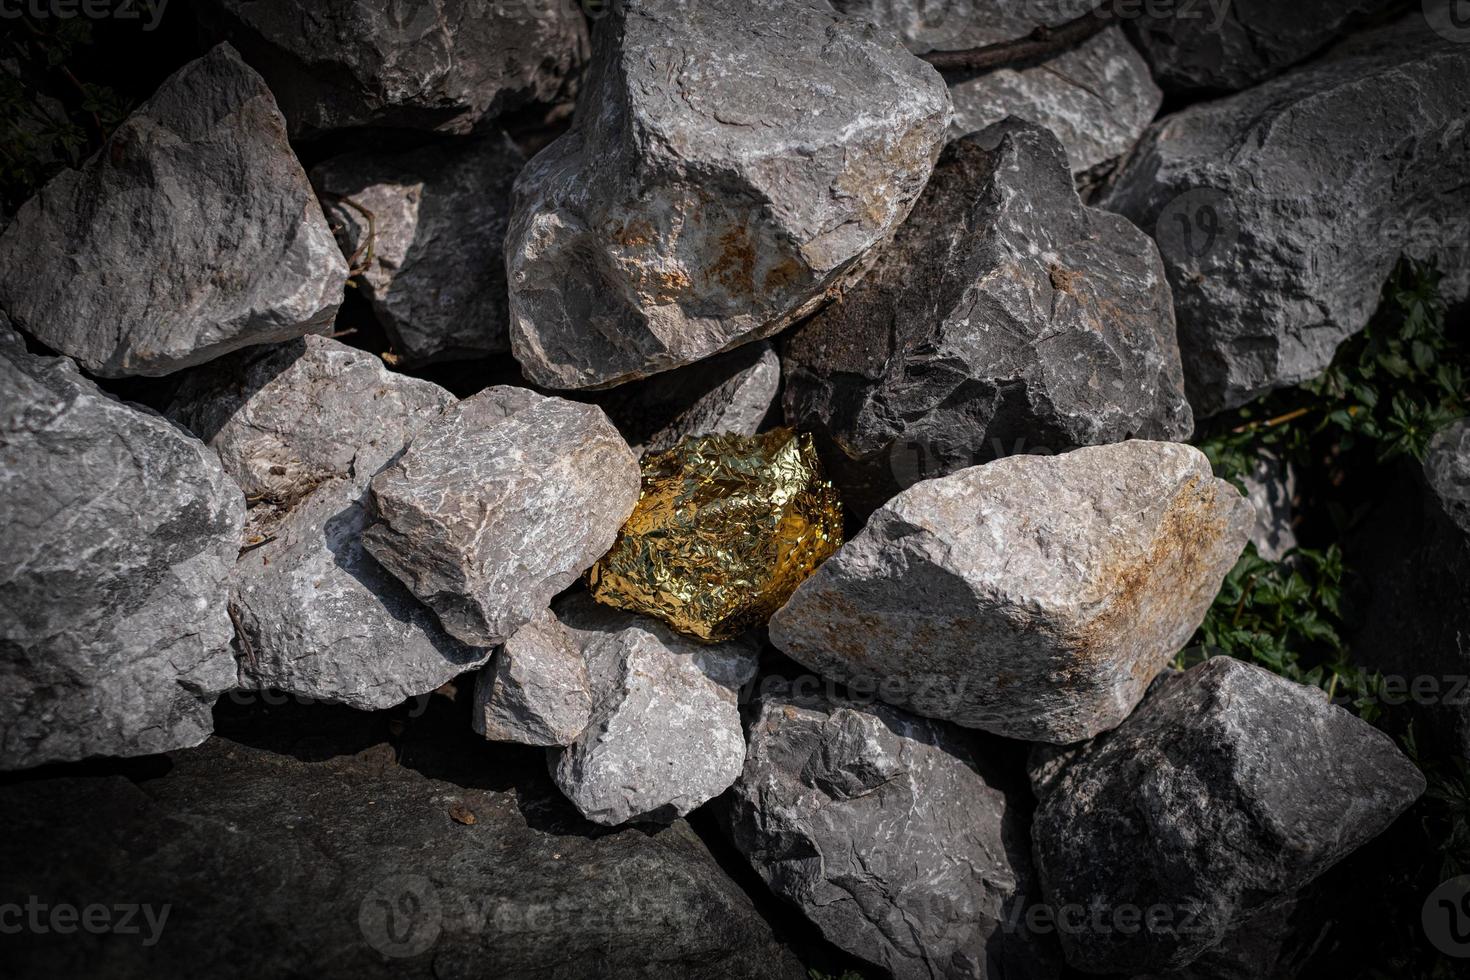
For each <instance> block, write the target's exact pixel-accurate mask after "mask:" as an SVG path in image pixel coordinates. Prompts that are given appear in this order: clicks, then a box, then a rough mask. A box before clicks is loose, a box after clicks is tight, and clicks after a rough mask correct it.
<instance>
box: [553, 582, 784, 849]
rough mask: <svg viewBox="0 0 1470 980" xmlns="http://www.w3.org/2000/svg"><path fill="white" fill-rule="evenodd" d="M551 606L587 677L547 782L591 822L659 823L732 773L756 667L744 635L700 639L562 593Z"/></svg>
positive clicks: (725, 784)
mask: <svg viewBox="0 0 1470 980" xmlns="http://www.w3.org/2000/svg"><path fill="white" fill-rule="evenodd" d="M555 611H556V615H557V618H558V619H559V620H560V621H561V623H562V624H563V625H564V626H565V627H566V628H567V629H568V631H569V632H570V633H571V635H572V636H573V638H574V640H575V642H576V643H577V644H578V646H579V647H580V649H581V652H582V656H583V657H584V658H585V660H586V663H587V672H588V676H589V678H590V680H591V684H592V693H593V706H592V714H591V718H590V720H589V722H588V724H587V727H586V728H585V729H584V730H583V731H582V733H581V734H580V735H578V736H577V738H576V740H575V741H573V742H572V743H571V744H570V745H569V746H567V748H566V749H564V750H561V751H559V752H556V753H554V754H553V755H552V756H551V757H550V762H551V768H552V775H553V778H555V780H556V785H557V786H559V787H560V788H561V791H562V792H563V793H565V794H566V796H567V798H568V799H569V800H571V801H572V803H573V804H574V805H575V806H576V807H577V809H578V810H580V811H581V812H582V815H583V816H585V817H587V819H589V820H592V821H594V822H595V823H600V824H607V825H616V824H621V823H629V822H635V821H636V822H654V823H668V822H669V821H671V820H673V819H675V818H677V817H682V816H684V815H685V814H687V813H688V812H689V811H691V810H693V809H694V808H696V807H698V806H700V805H701V804H703V803H705V802H707V801H709V800H712V799H714V798H715V797H716V796H719V795H720V794H721V793H723V792H724V791H725V790H726V789H728V788H729V787H730V784H731V783H733V782H735V779H736V777H738V776H739V775H740V768H741V766H742V765H744V763H745V734H744V732H743V731H742V729H741V727H740V708H739V694H740V688H741V686H742V685H744V684H745V682H746V681H748V680H750V679H751V678H752V677H754V676H755V672H756V658H757V654H758V653H759V649H758V647H757V646H756V644H755V643H754V642H753V641H751V640H749V639H744V638H743V639H739V640H732V641H730V642H727V643H717V644H713V645H710V644H704V643H700V642H698V641H696V640H692V639H690V638H688V637H685V636H681V635H679V634H678V633H675V632H674V631H673V630H671V629H669V628H668V627H666V626H664V625H663V624H662V623H660V622H658V621H656V620H653V619H648V618H645V617H641V616H630V615H629V614H627V613H624V612H619V611H618V610H615V609H609V608H607V607H606V606H600V605H598V604H596V603H595V602H593V601H592V599H591V597H589V596H587V595H586V594H584V593H579V594H576V595H572V596H568V597H567V598H566V599H564V600H563V601H562V602H560V603H558V604H557V606H556V610H555Z"/></svg>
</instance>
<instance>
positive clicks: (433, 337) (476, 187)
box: [311, 132, 525, 365]
mask: <svg viewBox="0 0 1470 980" xmlns="http://www.w3.org/2000/svg"><path fill="white" fill-rule="evenodd" d="M524 163H525V158H524V157H522V156H521V151H520V150H518V149H516V146H515V144H514V143H512V142H511V141H510V139H509V138H508V137H506V136H505V135H504V134H503V133H498V132H496V133H492V134H490V135H487V136H482V137H477V138H474V139H470V140H467V141H464V142H456V143H452V144H448V145H439V144H435V145H431V146H427V147H424V148H422V149H418V150H410V151H407V152H399V153H389V154H377V153H369V152H363V153H349V154H346V155H343V156H339V157H334V158H332V159H331V160H328V161H326V162H325V163H322V164H319V165H318V166H316V167H314V168H312V171H311V180H312V183H313V184H314V185H315V186H316V188H317V190H318V192H320V193H321V195H322V206H323V208H324V209H325V211H326V214H327V218H328V219H329V220H330V221H331V222H332V226H333V228H334V229H337V240H338V242H339V243H340V244H341V246H342V252H343V254H344V255H347V256H348V257H349V259H351V257H352V256H354V255H356V256H358V262H359V264H361V265H364V266H365V267H366V268H365V270H364V272H363V273H362V276H361V279H360V280H359V281H360V282H361V283H362V288H363V295H364V296H366V297H367V299H368V302H370V303H371V304H372V307H373V312H374V313H375V314H376V315H377V318H378V322H379V323H381V324H382V326H383V329H384V330H386V331H387V333H388V337H389V339H390V340H391V342H392V357H393V362H394V363H395V364H403V365H418V364H424V363H426V362H429V361H438V360H449V359H453V358H465V357H484V356H485V355H486V354H492V353H498V352H501V351H506V350H509V349H510V338H509V337H508V336H507V334H506V326H505V322H506V309H505V302H506V300H505V257H504V254H503V246H504V243H505V226H506V222H507V221H508V220H509V218H510V189H511V185H512V184H513V183H514V182H515V178H516V174H518V173H520V170H521V167H522V165H524ZM363 211H366V212H368V214H370V215H371V216H372V217H371V220H369V217H368V214H364V213H363Z"/></svg>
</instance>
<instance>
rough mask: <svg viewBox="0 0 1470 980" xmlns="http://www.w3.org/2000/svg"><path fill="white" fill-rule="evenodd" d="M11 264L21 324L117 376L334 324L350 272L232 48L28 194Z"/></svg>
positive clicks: (191, 67) (1, 293) (278, 124)
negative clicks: (75, 167)
mask: <svg viewBox="0 0 1470 980" xmlns="http://www.w3.org/2000/svg"><path fill="white" fill-rule="evenodd" d="M0 269H3V270H4V272H3V273H0V310H3V311H4V312H5V313H7V314H8V315H9V316H10V318H11V320H12V321H13V322H14V324H15V326H17V327H18V328H20V329H21V330H23V331H25V332H26V333H28V334H30V335H31V336H33V337H35V338H36V339H37V340H40V341H41V342H42V343H44V344H46V345H47V346H48V347H50V348H52V349H53V350H57V351H60V352H61V353H63V354H67V355H69V356H71V357H73V358H75V359H76V360H77V362H78V363H80V364H81V366H82V367H84V368H85V369H86V370H88V371H89V372H91V373H92V374H95V375H100V376H103V377H120V376H123V375H131V374H143V375H161V374H168V373H169V372H171V371H177V370H179V369H180V368H184V367H189V366H191V365H194V364H200V363H202V362H204V361H208V360H210V359H212V358H215V357H219V356H220V355H222V354H227V353H229V352H230V351H232V350H237V349H238V348H241V347H245V346H247V345H249V344H262V343H270V342H274V341H282V340H289V339H291V338H293V337H299V336H301V335H303V334H307V333H317V332H321V331H322V330H324V329H325V328H326V327H328V326H329V325H330V324H331V322H332V319H333V317H335V316H336V313H337V307H338V305H339V304H340V303H341V300H342V286H343V283H344V282H345V280H346V277H347V266H346V263H345V262H344V261H343V260H342V254H341V252H340V251H339V250H338V248H337V244H336V242H334V241H333V240H332V233H331V231H330V230H329V229H328V227H327V222H326V219H325V218H324V217H323V216H322V211H321V208H320V207H319V206H318V205H317V201H316V196H315V195H314V194H313V193H312V191H311V186H310V184H308V183H307V180H306V174H305V172H303V171H302V169H301V165H300V164H299V163H298V162H297V160H296V157H295V155H294V154H293V153H292V151H291V146H290V144H289V143H288V142H287V141H286V125H285V121H284V120H283V119H282V118H281V114H280V112H279V111H278V110H277V108H276V103H275V100H274V99H273V98H272V97H271V93H270V91H269V90H268V89H267V88H266V87H265V83H264V82H263V81H261V79H260V76H259V75H257V74H256V73H255V72H254V71H252V70H251V69H250V68H248V67H246V65H245V64H244V62H242V61H241V60H240V58H239V56H238V55H236V53H235V51H234V50H233V49H232V48H230V47H229V45H220V46H219V47H217V48H215V49H214V50H213V51H211V52H210V53H209V54H207V55H205V56H204V57H203V58H200V59H199V60H197V61H193V62H190V63H189V64H188V65H185V66H184V67H183V68H181V69H179V71H178V72H176V73H175V74H173V75H172V76H170V78H169V79H168V80H167V81H165V82H164V83H163V85H162V86H160V87H159V89H158V91H157V92H156V93H155V94H154V96H153V97H152V98H151V99H149V100H148V101H147V102H145V103H143V105H142V106H140V107H139V108H138V109H137V110H136V111H135V112H134V113H133V114H132V115H131V116H129V117H128V118H127V119H126V120H125V121H124V122H123V123H122V125H121V126H119V127H118V128H117V130H116V131H115V132H114V133H113V134H112V137H111V138H110V139H109V140H108V141H107V144H106V145H105V146H104V147H103V148H102V150H101V151H100V152H99V153H98V154H97V155H96V156H94V157H92V158H91V159H90V160H88V161H87V162H86V164H84V165H83V167H82V168H81V169H80V170H67V171H65V172H63V173H61V174H60V175H58V176H57V177H56V178H54V179H53V180H52V181H51V182H50V183H49V184H47V185H46V186H45V188H44V189H43V190H42V191H41V192H40V193H39V194H37V195H36V196H35V197H33V198H32V199H31V200H30V201H28V202H27V203H26V204H25V205H24V206H23V207H22V208H21V209H20V211H19V213H17V214H16V216H15V219H14V220H13V221H12V222H11V223H10V224H9V226H8V227H6V229H5V231H4V233H3V234H0Z"/></svg>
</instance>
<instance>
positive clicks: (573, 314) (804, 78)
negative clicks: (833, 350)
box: [506, 0, 949, 388]
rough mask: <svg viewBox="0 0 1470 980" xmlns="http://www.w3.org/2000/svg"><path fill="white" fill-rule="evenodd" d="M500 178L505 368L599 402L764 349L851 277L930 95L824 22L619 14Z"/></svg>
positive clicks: (875, 47) (935, 94)
mask: <svg viewBox="0 0 1470 980" xmlns="http://www.w3.org/2000/svg"><path fill="white" fill-rule="evenodd" d="M594 48H595V50H594V55H593V60H592V65H591V67H590V69H589V73H588V78H587V82H586V95H585V97H584V99H583V101H582V103H581V106H580V110H579V112H578V115H577V117H576V120H575V123H574V125H573V128H572V131H571V132H569V133H567V134H566V135H565V136H562V137H561V138H560V139H558V140H557V141H556V142H555V143H553V144H552V145H551V146H548V147H547V148H546V149H545V150H543V151H542V152H541V153H540V154H538V155H537V156H536V157H535V159H533V160H532V161H531V162H530V163H529V164H528V165H527V167H526V169H525V171H523V172H522V174H521V177H520V180H519V181H518V182H517V185H516V195H515V207H514V213H513V217H512V220H511V225H510V231H509V233H508V235H507V237H506V263H507V271H508V274H509V279H510V318H511V348H512V350H513V351H514V352H515V355H516V358H517V359H518V360H519V361H520V363H521V366H522V368H523V369H524V370H525V372H526V376H527V377H528V378H529V379H530V380H532V381H534V382H535V383H537V384H540V385H544V386H547V387H552V388H589V387H606V386H610V385H615V384H618V383H621V382H624V381H628V380H631V379H635V378H641V377H645V376H647V375H650V374H654V373H656V372H659V371H665V370H668V369H670V368H675V367H679V366H680V365H683V364H688V363H691V362H693V361H697V360H699V359H701V358H704V357H708V356H710V355H711V354H716V353H719V352H721V351H723V350H726V349H728V348H732V347H735V346H737V345H739V344H742V343H745V342H747V341H751V340H758V339H760V338H762V337H768V336H770V335H771V334H774V333H776V332H777V331H779V330H780V329H782V328H783V327H785V326H786V325H788V324H790V323H792V322H793V321H795V320H796V319H798V318H800V317H801V316H803V315H805V314H806V313H809V312H810V311H811V310H812V309H813V308H815V307H816V306H817V305H818V304H820V303H821V302H822V301H823V299H824V298H825V297H826V296H828V295H830V294H832V293H834V292H836V291H839V290H840V289H841V288H842V287H843V286H844V285H845V284H847V283H848V282H849V281H851V280H852V279H854V278H855V277H857V276H858V275H860V274H861V272H862V270H863V267H864V260H865V259H866V258H867V257H868V256H869V253H870V252H871V250H872V249H873V248H874V246H876V245H879V244H880V243H882V242H884V241H885V240H886V239H887V238H888V237H889V236H890V235H891V234H892V232H893V230H894V228H896V227H897V226H898V224H899V223H900V222H901V221H903V219H904V218H905V217H906V216H907V215H908V212H909V209H910V208H911V207H912V206H913V203H914V200H915V199H916V198H917V197H918V195H919V192H920V191H921V190H922V189H923V186H924V182H925V181H926V180H928V178H929V173H930V171H931V169H932V168H933V165H934V160H935V158H936V157H937V156H938V154H939V150H940V148H941V146H942V144H943V140H944V131H945V127H946V125H947V124H948V122H949V98H948V96H947V94H946V92H945V89H944V83H943V81H942V80H941V79H940V77H939V75H938V73H936V72H935V71H934V70H933V69H932V68H930V67H929V66H928V65H926V64H924V63H923V62H921V61H919V60H918V59H917V58H915V57H913V56H912V55H910V54H909V53H908V52H907V51H905V50H904V49H903V48H902V47H901V46H900V45H899V44H897V43H896V42H895V41H892V40H891V39H886V38H884V37H883V36H881V35H879V34H877V33H876V32H874V31H873V30H872V29H871V28H869V27H866V26H864V25H861V24H859V23H857V22H853V21H846V20H841V19H839V18H837V17H836V16H835V15H834V14H833V13H832V11H831V9H830V8H828V7H827V6H826V4H825V2H824V0H735V2H731V3H720V4H691V3H687V2H684V0H628V2H625V3H618V4H614V5H613V7H612V10H611V12H610V13H609V14H608V16H607V18H606V19H605V20H603V21H602V22H601V24H600V25H599V27H598V32H597V37H596V39H595V45H594Z"/></svg>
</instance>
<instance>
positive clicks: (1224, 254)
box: [1103, 13, 1470, 415]
mask: <svg viewBox="0 0 1470 980" xmlns="http://www.w3.org/2000/svg"><path fill="white" fill-rule="evenodd" d="M1467 78H1470V45H1465V44H1458V43H1455V41H1453V40H1451V39H1450V38H1449V37H1446V36H1441V35H1440V34H1439V33H1437V32H1436V31H1435V30H1434V28H1433V27H1432V26H1430V24H1428V23H1426V22H1425V18H1424V17H1421V15H1419V14H1417V13H1416V14H1414V15H1412V16H1410V17H1408V18H1406V19H1405V20H1403V21H1401V22H1399V23H1397V24H1395V25H1392V26H1390V27H1386V28H1383V29H1381V30H1377V31H1371V32H1368V33H1366V34H1363V35H1359V36H1356V37H1354V38H1352V39H1350V40H1349V41H1346V42H1344V43H1343V44H1342V45H1339V46H1338V47H1337V48H1335V49H1334V50H1333V51H1332V52H1331V53H1330V54H1329V55H1327V56H1326V57H1324V58H1322V59H1320V60H1318V61H1314V62H1312V63H1310V64H1309V65H1307V66H1305V67H1302V68H1299V69H1296V70H1294V71H1292V72H1289V73H1288V74H1286V75H1283V76H1281V77H1279V78H1276V79H1273V80H1272V81H1270V82H1267V83H1265V84H1264V85H1260V86H1258V87H1256V88H1252V89H1249V90H1247V91H1245V92H1242V93H1240V94H1239V95H1235V96H1232V97H1229V98H1225V99H1220V100H1217V101H1213V102H1202V103H1198V104H1196V105H1193V106H1190V107H1189V108H1187V109H1184V110H1182V111H1181V112H1178V113H1176V114H1174V115H1172V116H1169V117H1167V118H1165V119H1164V120H1162V121H1161V122H1159V123H1157V124H1156V125H1155V126H1154V127H1153V128H1151V129H1150V130H1149V132H1148V134H1147V135H1145V137H1144V138H1143V140H1142V142H1141V143H1140V144H1139V147H1138V150H1137V151H1136V152H1135V153H1134V155H1133V156H1132V157H1131V158H1130V160H1129V162H1128V165H1127V167H1126V168H1124V170H1123V172H1122V173H1121V174H1120V175H1119V176H1118V178H1117V180H1116V183H1115V185H1114V186H1113V187H1112V189H1111V191H1110V192H1109V194H1108V196H1107V197H1106V199H1105V200H1104V201H1103V204H1104V205H1105V206H1106V207H1108V208H1109V209H1110V210H1114V211H1117V212H1119V213H1121V214H1124V215H1126V216H1127V217H1129V218H1130V219H1132V220H1133V222H1134V223H1136V224H1137V225H1138V226H1139V227H1141V228H1143V229H1145V230H1146V231H1150V232H1152V233H1153V235H1154V237H1155V239H1156V240H1157V241H1158V243H1159V248H1160V251H1161V252H1162V254H1163V258H1164V265H1165V267H1166V268H1167V270H1168V275H1169V283H1170V285H1171V286H1172V287H1173V292H1174V308H1175V312H1176V314H1177V317H1178V320H1179V343H1180V348H1181V350H1182V351H1183V355H1184V365H1185V374H1186V381H1187V382H1188V385H1189V395H1190V401H1191V402H1192V403H1193V405H1194V408H1195V411H1196V413H1197V414H1203V415H1207V414H1213V413H1215V412H1218V411H1221V410H1222V409H1226V408H1231V407H1234V406H1236V405H1240V404H1243V403H1244V402H1246V401H1249V400H1250V399H1252V398H1254V397H1256V396H1257V395H1260V394H1262V393H1264V392H1267V391H1270V390H1271V389H1273V388H1281V387H1286V386H1290V385H1294V384H1297V383H1299V382H1301V381H1305V380H1307V379H1310V378H1312V377H1315V376H1316V375H1318V374H1320V373H1321V372H1322V371H1323V370H1324V369H1325V368H1326V367H1327V366H1328V364H1329V363H1331V360H1332V356H1333V354H1334V352H1335V351H1336V350H1337V346H1338V345H1339V344H1340V343H1341V342H1342V341H1343V340H1345V339H1346V338H1348V337H1350V336H1351V335H1353V334H1354V333H1357V332H1358V331H1359V330H1361V329H1362V328H1363V327H1364V326H1365V325H1366V324H1367V323H1368V320H1369V318H1370V317H1371V316H1372V314H1373V311H1374V310H1375V309H1376V308H1377V306H1378V300H1379V292H1380V289H1381V287H1382V285H1383V283H1384V281H1385V280H1386V279H1387V278H1388V276H1389V273H1390V271H1391V270H1392V269H1393V267H1394V265H1395V263H1397V262H1398V261H1399V258H1400V255H1401V254H1409V255H1411V256H1414V257H1416V258H1420V259H1427V258H1430V257H1434V256H1437V257H1438V259H1439V263H1440V268H1441V269H1443V270H1444V271H1445V272H1446V273H1447V274H1448V275H1447V278H1446V281H1445V284H1444V286H1445V290H1444V291H1445V294H1446V295H1447V296H1449V297H1451V298H1457V297H1463V296H1465V295H1466V293H1467V292H1470V261H1467V260H1466V258H1465V256H1466V255H1467V254H1470V253H1467V252H1466V250H1465V249H1464V248H1462V247H1461V246H1462V245H1463V240H1464V229H1465V227H1466V223H1467V222H1470V185H1467V184H1466V183H1465V182H1464V181H1463V180H1461V179H1460V178H1461V171H1462V169H1463V163H1464V160H1465V159H1466V158H1467V156H1470V98H1467V97H1466V96H1467V91H1470V90H1467V84H1466V81H1465V80H1466V79H1467Z"/></svg>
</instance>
